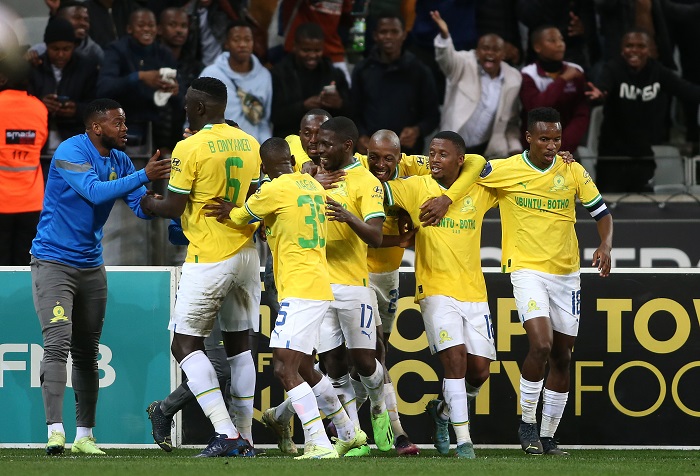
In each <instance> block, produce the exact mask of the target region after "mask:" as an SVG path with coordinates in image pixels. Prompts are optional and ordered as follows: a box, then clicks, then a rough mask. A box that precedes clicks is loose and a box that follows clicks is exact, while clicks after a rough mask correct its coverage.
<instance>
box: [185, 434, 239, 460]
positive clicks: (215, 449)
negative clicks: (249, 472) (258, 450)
mask: <svg viewBox="0 0 700 476" xmlns="http://www.w3.org/2000/svg"><path fill="white" fill-rule="evenodd" d="M252 449H253V447H252V446H250V443H248V440H246V439H245V438H243V437H242V436H240V435H239V436H238V438H229V437H228V436H227V435H218V434H215V435H214V436H212V437H211V439H210V440H209V444H207V447H206V448H204V449H203V450H202V452H201V453H199V454H198V455H197V456H195V458H213V457H216V456H250V454H249V453H250V452H251V451H250V450H252Z"/></svg>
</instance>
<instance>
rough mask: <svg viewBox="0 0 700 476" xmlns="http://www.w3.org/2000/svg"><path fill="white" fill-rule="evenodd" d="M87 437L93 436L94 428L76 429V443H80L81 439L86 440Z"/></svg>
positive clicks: (80, 427) (83, 427) (81, 427)
mask: <svg viewBox="0 0 700 476" xmlns="http://www.w3.org/2000/svg"><path fill="white" fill-rule="evenodd" d="M86 436H92V428H88V427H85V426H79V427H76V429H75V441H78V440H79V439H80V438H85V437H86Z"/></svg>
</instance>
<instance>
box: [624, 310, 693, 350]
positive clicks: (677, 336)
mask: <svg viewBox="0 0 700 476" xmlns="http://www.w3.org/2000/svg"><path fill="white" fill-rule="evenodd" d="M658 311H665V312H668V313H669V314H671V315H672V316H673V318H674V319H675V320H676V332H675V333H674V334H673V336H671V338H670V339H668V340H665V341H660V340H657V339H655V338H654V337H653V336H652V335H651V334H650V333H649V320H650V319H651V316H653V315H654V313H655V312H658ZM634 334H635V336H637V340H638V341H639V343H640V344H642V345H643V346H644V348H645V349H647V350H650V351H651V352H654V353H656V354H668V353H671V352H674V351H676V350H678V349H680V348H681V347H682V346H683V344H685V343H686V341H687V340H688V337H689V336H690V316H689V315H688V313H687V312H686V310H685V308H684V307H683V306H681V305H680V304H679V303H677V302H676V301H674V300H672V299H666V298H657V299H652V300H651V301H648V302H646V303H644V305H642V307H640V308H639V311H637V315H636V317H635V319H634Z"/></svg>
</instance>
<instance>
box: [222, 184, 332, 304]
mask: <svg viewBox="0 0 700 476" xmlns="http://www.w3.org/2000/svg"><path fill="white" fill-rule="evenodd" d="M230 217H231V220H232V221H233V222H234V224H236V225H245V224H246V223H249V222H250V221H251V219H252V220H253V221H261V220H265V234H266V235H267V243H268V245H270V251H271V252H272V259H273V263H272V264H273V266H272V269H273V270H274V275H275V283H276V285H277V292H278V293H279V300H280V301H282V300H283V299H286V298H297V299H314V300H319V301H332V300H333V292H332V291H331V285H330V275H329V273H328V264H327V261H326V243H327V240H328V220H326V191H325V190H324V189H323V186H321V184H320V183H318V182H317V181H316V180H314V179H313V177H311V175H309V174H302V173H300V172H294V173H292V174H285V175H281V176H279V177H278V178H276V179H274V180H272V181H271V182H269V183H266V184H264V185H263V186H261V187H260V188H259V189H258V191H257V192H256V193H255V194H254V195H252V196H251V197H250V198H249V199H248V201H247V202H246V204H245V206H244V207H243V208H236V209H234V210H233V211H232V212H231V214H230Z"/></svg>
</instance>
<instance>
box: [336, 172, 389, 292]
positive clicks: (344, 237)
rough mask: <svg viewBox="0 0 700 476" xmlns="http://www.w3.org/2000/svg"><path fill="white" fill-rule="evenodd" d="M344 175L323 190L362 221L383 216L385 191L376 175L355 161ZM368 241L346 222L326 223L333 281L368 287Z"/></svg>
mask: <svg viewBox="0 0 700 476" xmlns="http://www.w3.org/2000/svg"><path fill="white" fill-rule="evenodd" d="M343 170H345V172H346V173H347V175H346V176H345V180H343V181H341V182H339V183H338V187H336V188H332V189H330V190H326V192H327V193H328V196H329V197H330V198H332V199H333V200H335V201H336V202H339V203H340V204H341V205H342V206H343V207H344V208H345V209H346V210H348V211H349V212H350V213H352V214H353V215H355V216H356V217H359V218H360V219H361V220H363V221H365V222H366V221H368V220H370V219H372V218H377V217H380V218H382V219H383V218H385V213H384V191H383V190H382V184H381V183H380V182H379V180H378V179H377V177H375V176H374V175H372V173H371V172H370V171H369V170H367V169H365V168H364V167H362V164H360V162H358V161H355V162H353V163H352V164H350V165H348V166H346V167H344V168H343ZM368 248H369V247H368V246H367V243H365V242H364V241H362V239H361V238H360V237H359V236H357V234H356V233H355V232H354V231H353V230H352V228H350V226H349V225H348V224H347V223H340V222H337V221H332V222H329V224H328V244H327V251H326V256H327V257H328V267H329V270H330V274H331V283H332V284H345V285H349V286H367V284H368V282H369V272H368V270H367V249H368Z"/></svg>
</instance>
